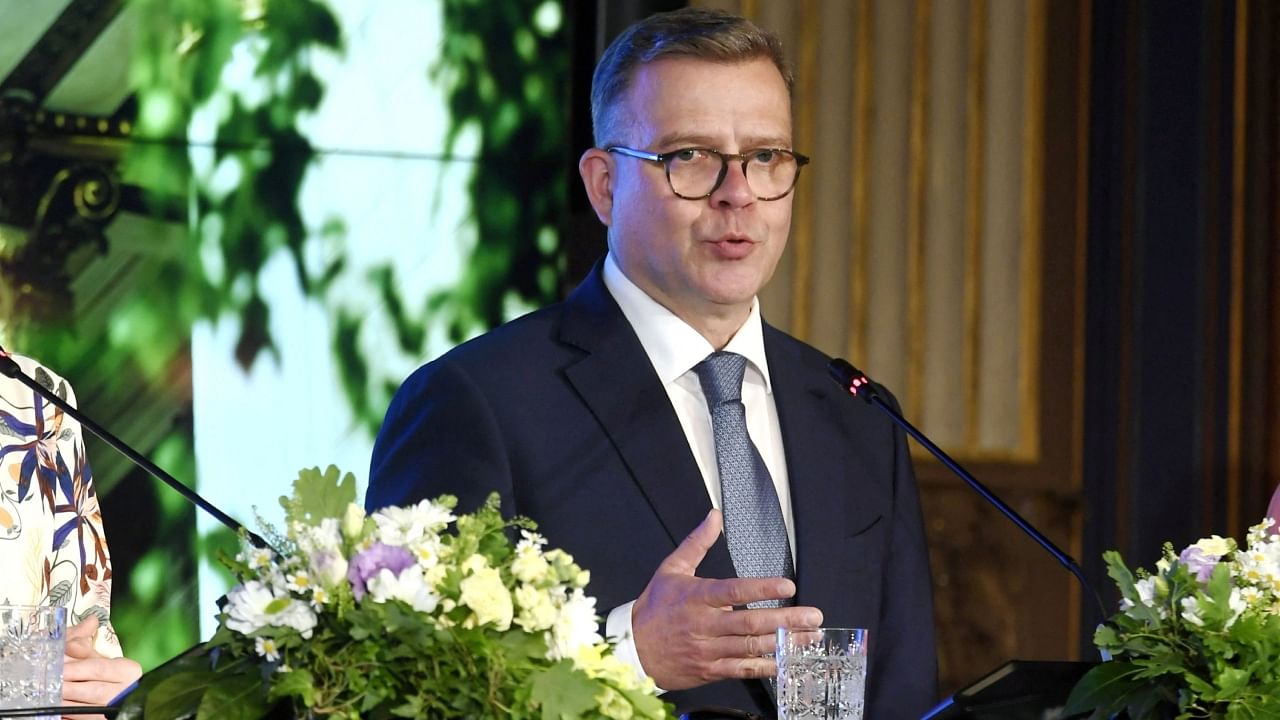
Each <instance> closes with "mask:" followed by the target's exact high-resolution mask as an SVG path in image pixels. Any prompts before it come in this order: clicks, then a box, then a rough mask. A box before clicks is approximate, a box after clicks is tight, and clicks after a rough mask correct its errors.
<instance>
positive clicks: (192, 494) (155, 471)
mask: <svg viewBox="0 0 1280 720" xmlns="http://www.w3.org/2000/svg"><path fill="white" fill-rule="evenodd" d="M0 375H5V376H8V377H10V378H13V379H14V380H17V381H18V382H20V383H22V384H23V385H26V386H27V387H29V388H31V390H32V391H33V392H35V393H36V394H37V395H39V396H40V397H42V398H44V399H45V400H47V401H48V402H50V403H52V404H53V405H54V406H55V407H57V408H58V409H60V410H62V411H63V412H65V413H66V414H67V415H70V416H71V418H72V419H73V420H75V421H77V422H79V423H80V425H81V426H82V427H84V428H86V429H88V430H89V431H90V432H92V433H93V434H94V435H96V436H98V437H99V438H100V439H101V440H102V441H103V442H105V443H106V444H108V445H110V446H111V447H113V448H115V449H116V450H117V451H118V452H119V453H120V454H121V455H124V456H125V457H127V458H129V460H130V461H132V462H133V464H135V465H137V466H138V467H140V468H142V469H143V470H146V471H147V472H148V473H149V474H150V475H151V476H152V477H154V478H156V479H158V480H160V481H161V482H163V483H164V484H165V485H168V486H169V487H171V488H173V489H174V490H176V491H177V492H178V493H179V494H181V495H182V496H183V497H185V498H186V499H187V500H189V501H191V502H192V503H194V504H195V505H196V507H199V508H200V509H201V510H204V511H205V512H207V513H209V514H210V515H212V516H213V517H214V518H216V519H217V521H218V522H220V523H222V524H223V525H225V526H227V527H228V528H231V530H233V531H234V532H235V533H236V534H237V535H239V534H240V533H242V532H243V533H244V534H245V536H246V537H248V539H249V542H251V543H253V545H254V546H255V547H258V548H263V549H267V550H274V548H272V547H271V545H269V544H268V543H267V541H266V540H263V539H262V538H261V537H258V535H257V534H256V533H254V532H253V531H251V530H249V529H248V528H246V527H245V526H244V525H241V524H240V522H239V521H237V520H236V519H235V518H233V517H231V516H230V515H228V514H226V513H224V512H222V511H221V510H219V509H218V508H217V507H216V506H215V505H214V504H213V503H211V502H209V501H208V500H205V499H204V498H203V497H200V494H199V493H197V492H196V491H195V490H192V489H191V488H189V487H187V486H186V485H183V484H182V483H181V482H179V481H178V479H177V478H175V477H174V476H172V475H170V474H169V473H167V472H165V471H164V470H162V469H160V467H159V466H158V465H156V464H155V463H153V462H151V461H150V460H148V459H147V458H146V457H144V456H143V455H142V454H141V453H139V452H138V451H136V450H134V449H133V448H131V447H129V446H128V445H126V444H125V443H124V442H123V441H122V440H120V439H119V438H117V437H116V436H115V435H112V434H111V433H109V432H107V430H106V429H104V428H103V427H102V426H101V425H99V424H97V423H96V422H94V421H93V420H91V419H89V418H88V417H85V415H84V413H82V412H80V411H79V410H77V409H76V408H75V407H74V406H73V405H72V404H71V403H69V402H67V401H66V400H63V399H62V398H60V397H58V396H57V395H56V394H54V393H52V392H50V391H49V390H48V389H47V388H45V387H44V386H43V385H41V384H40V383H38V382H36V381H35V380H32V379H31V378H30V377H29V376H28V375H27V374H26V373H24V372H22V368H21V367H19V366H18V363H17V361H15V360H14V359H13V358H12V357H10V354H9V353H8V352H6V351H5V349H4V348H3V347H0Z"/></svg>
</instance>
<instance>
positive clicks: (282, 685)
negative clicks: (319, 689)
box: [267, 668, 316, 707]
mask: <svg viewBox="0 0 1280 720" xmlns="http://www.w3.org/2000/svg"><path fill="white" fill-rule="evenodd" d="M315 694H316V687H315V677H314V676H313V675H312V674H311V671H310V670H307V669H306V668H302V669H299V670H291V671H289V672H287V673H280V674H277V675H276V676H275V678H274V682H273V683H272V685H271V692H270V693H268V694H267V699H269V700H279V699H280V698H284V697H296V698H298V699H300V700H302V703H303V704H304V705H306V706H307V707H311V705H312V704H314V703H315Z"/></svg>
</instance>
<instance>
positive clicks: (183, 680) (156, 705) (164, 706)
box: [146, 670, 218, 718]
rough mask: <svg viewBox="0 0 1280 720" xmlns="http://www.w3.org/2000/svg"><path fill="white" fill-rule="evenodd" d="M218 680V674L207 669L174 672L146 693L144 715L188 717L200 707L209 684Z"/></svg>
mask: <svg viewBox="0 0 1280 720" xmlns="http://www.w3.org/2000/svg"><path fill="white" fill-rule="evenodd" d="M215 682H218V674H217V673H214V672H211V671H209V670H203V671H192V672H180V673H177V674H174V675H172V676H170V677H168V678H166V679H165V680H163V681H161V682H160V683H159V684H158V685H156V686H155V687H154V688H152V689H151V691H150V692H147V693H146V717H153V718H183V717H190V716H192V715H194V714H195V713H196V711H197V710H198V709H199V707H200V700H201V699H202V698H203V697H204V694H205V692H207V691H208V689H209V686H210V685H212V684H213V683H215Z"/></svg>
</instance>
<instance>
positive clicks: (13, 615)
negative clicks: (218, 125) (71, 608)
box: [0, 605, 67, 719]
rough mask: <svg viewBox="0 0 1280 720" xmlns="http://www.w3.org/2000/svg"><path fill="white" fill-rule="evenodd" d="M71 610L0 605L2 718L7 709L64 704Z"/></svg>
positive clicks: (0, 701)
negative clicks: (66, 653)
mask: <svg viewBox="0 0 1280 720" xmlns="http://www.w3.org/2000/svg"><path fill="white" fill-rule="evenodd" d="M66 633H67V610H66V608H62V607H49V606H44V605H0V719H2V718H3V715H4V711H5V710H16V709H21V708H36V707H52V706H57V705H61V704H62V656H63V653H64V652H65V650H66V642H67V637H66Z"/></svg>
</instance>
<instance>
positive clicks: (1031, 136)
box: [1018, 0, 1047, 462]
mask: <svg viewBox="0 0 1280 720" xmlns="http://www.w3.org/2000/svg"><path fill="white" fill-rule="evenodd" d="M1026 7H1027V35H1026V42H1027V46H1026V50H1025V55H1024V57H1025V61H1026V75H1025V76H1024V77H1023V82H1024V85H1023V104H1024V108H1023V148H1022V279H1023V283H1022V315H1021V320H1022V323H1021V328H1020V329H1021V335H1022V338H1021V340H1022V342H1021V343H1020V346H1021V348H1022V357H1021V358H1020V362H1021V364H1022V372H1021V373H1019V378H1018V396H1019V397H1020V398H1021V399H1022V403H1021V404H1022V412H1021V431H1022V436H1021V437H1020V438H1019V442H1018V450H1019V452H1020V453H1021V454H1022V455H1023V459H1024V460H1025V461H1027V462H1035V461H1036V460H1038V459H1039V457H1040V396H1039V389H1040V336H1041V333H1042V331H1043V329H1042V321H1041V316H1040V294H1041V288H1042V286H1043V277H1042V273H1043V262H1044V256H1043V253H1044V247H1043V233H1044V104H1045V98H1044V88H1045V79H1044V74H1045V32H1046V27H1045V26H1046V22H1045V14H1046V13H1047V7H1046V5H1045V0H1029V2H1028V3H1027V6H1026Z"/></svg>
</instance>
